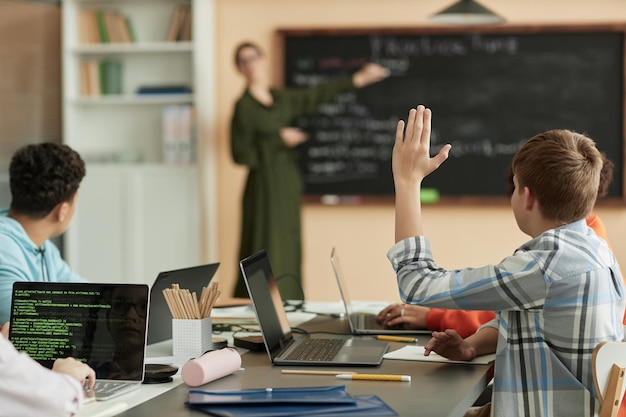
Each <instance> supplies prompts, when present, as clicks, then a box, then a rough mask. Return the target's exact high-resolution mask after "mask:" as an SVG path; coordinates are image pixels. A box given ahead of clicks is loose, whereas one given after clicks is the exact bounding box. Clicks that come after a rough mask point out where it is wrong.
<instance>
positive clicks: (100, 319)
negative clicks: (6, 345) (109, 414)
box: [9, 282, 149, 400]
mask: <svg viewBox="0 0 626 417" xmlns="http://www.w3.org/2000/svg"><path fill="white" fill-rule="evenodd" d="M148 307H149V298H148V286H147V285H145V284H97V283H83V282H80V283H78V282H71V283H69V282H63V283H56V282H16V283H14V284H13V299H12V303H11V322H10V323H11V325H10V327H9V340H10V341H11V342H12V343H13V345H14V346H15V348H16V349H17V350H19V351H23V352H26V353H28V355H29V356H30V357H32V358H33V359H35V360H36V361H37V362H39V363H40V364H42V365H43V366H46V367H48V368H52V364H53V363H54V361H55V360H56V359H59V358H65V357H68V356H72V357H74V358H75V359H77V360H80V361H82V362H85V363H87V364H88V365H89V366H91V367H92V368H93V369H94V370H95V371H96V387H95V388H94V392H95V397H96V400H108V399H110V398H113V397H117V396H118V395H121V394H124V393H126V392H128V391H131V390H133V389H137V388H139V386H140V385H141V383H142V381H143V377H144V366H145V354H146V324H147V315H148Z"/></svg>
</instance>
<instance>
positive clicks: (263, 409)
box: [185, 386, 397, 417]
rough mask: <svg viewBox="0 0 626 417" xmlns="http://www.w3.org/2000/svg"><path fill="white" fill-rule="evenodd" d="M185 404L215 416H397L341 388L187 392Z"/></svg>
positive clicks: (374, 400) (370, 399) (377, 400)
mask: <svg viewBox="0 0 626 417" xmlns="http://www.w3.org/2000/svg"><path fill="white" fill-rule="evenodd" d="M185 405H187V407H189V408H193V409H194V410H199V411H202V412H204V413H206V414H209V415H212V416H217V417H289V416H298V417H301V416H302V415H315V416H320V417H321V416H326V417H334V416H337V417H343V416H346V415H347V416H396V415H397V413H396V412H395V411H394V410H393V409H391V408H390V407H389V406H388V405H387V404H385V403H384V402H383V401H382V400H381V399H380V398H378V397H377V396H375V395H371V396H351V395H350V394H348V393H347V392H346V390H345V386H332V387H306V388H273V389H255V390H241V391H200V390H191V391H189V401H187V402H186V403H185Z"/></svg>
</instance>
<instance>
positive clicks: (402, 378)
mask: <svg viewBox="0 0 626 417" xmlns="http://www.w3.org/2000/svg"><path fill="white" fill-rule="evenodd" d="M336 377H337V378H339V379H352V380H361V381H398V382H411V376H410V375H383V374H339V375H336Z"/></svg>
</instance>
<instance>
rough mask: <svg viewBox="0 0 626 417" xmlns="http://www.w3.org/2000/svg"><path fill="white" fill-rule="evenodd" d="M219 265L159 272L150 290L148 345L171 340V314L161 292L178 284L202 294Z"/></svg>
mask: <svg viewBox="0 0 626 417" xmlns="http://www.w3.org/2000/svg"><path fill="white" fill-rule="evenodd" d="M219 266H220V264H219V263H214V264H208V265H200V266H194V267H191V268H184V269H177V270H174V271H166V272H161V273H160V274H159V275H158V276H157V278H156V280H155V281H154V284H153V285H152V288H150V314H149V316H150V318H149V319H148V344H149V345H151V344H153V343H157V342H161V341H163V340H169V339H171V338H172V313H171V312H170V309H169V307H168V306H167V303H166V302H165V297H164V296H163V290H164V289H166V288H172V284H179V285H180V288H184V289H187V290H189V292H192V293H193V292H194V291H195V292H196V294H201V293H202V287H206V286H208V285H209V284H210V282H211V279H212V278H213V275H215V271H217V268H218V267H219Z"/></svg>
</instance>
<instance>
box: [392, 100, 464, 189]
mask: <svg viewBox="0 0 626 417" xmlns="http://www.w3.org/2000/svg"><path fill="white" fill-rule="evenodd" d="M431 119H432V113H431V111H430V109H427V108H425V107H424V106H422V105H419V106H417V109H411V110H410V111H409V118H408V120H407V122H406V132H404V126H405V123H404V121H402V120H400V121H399V122H398V127H397V128H396V142H395V144H394V147H393V160H392V168H393V178H394V183H395V185H396V187H398V186H402V185H408V186H418V187H419V186H420V184H421V182H422V180H423V179H424V178H425V177H426V176H427V175H428V174H430V173H431V172H433V171H434V170H436V169H437V168H439V166H440V165H441V164H442V163H443V162H444V161H445V160H446V159H448V152H449V151H450V148H451V146H450V145H445V146H444V147H443V148H441V150H440V151H439V153H438V154H437V155H436V156H434V157H433V158H431V157H430V129H431Z"/></svg>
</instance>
